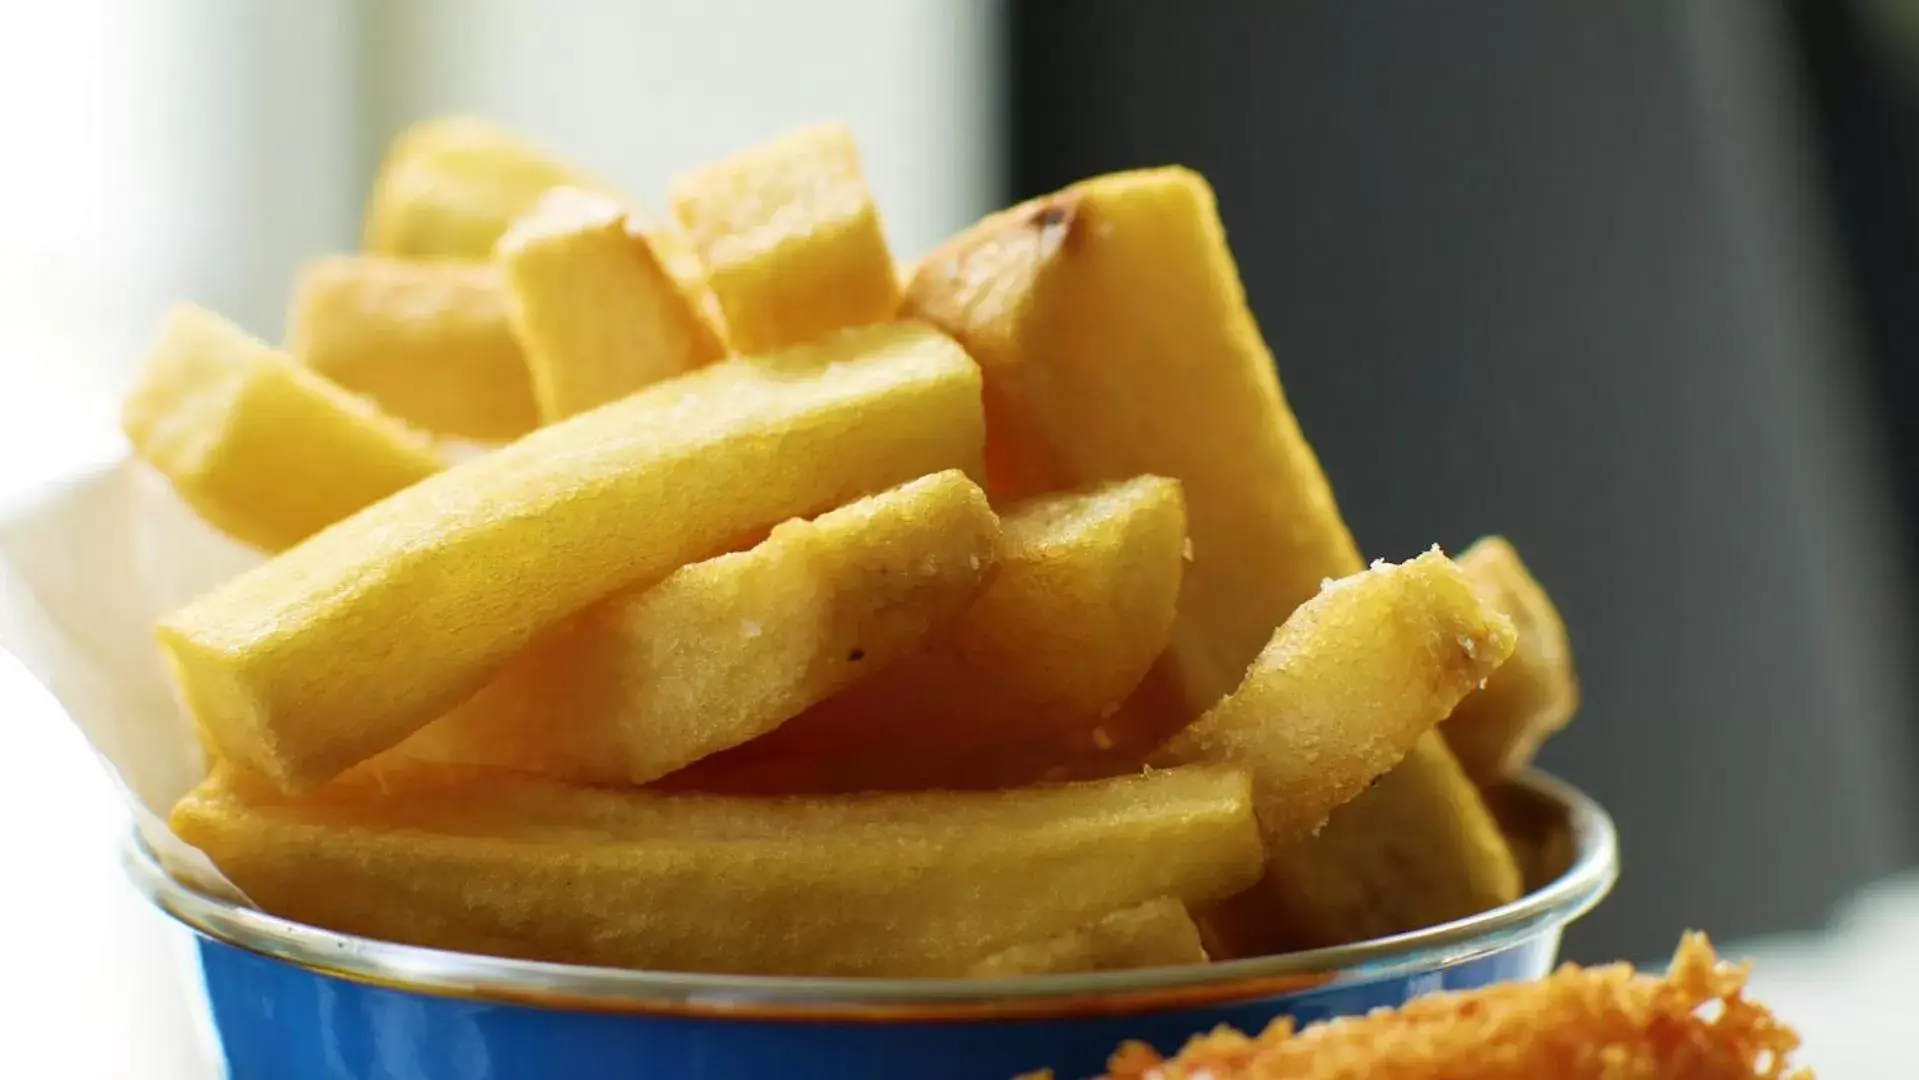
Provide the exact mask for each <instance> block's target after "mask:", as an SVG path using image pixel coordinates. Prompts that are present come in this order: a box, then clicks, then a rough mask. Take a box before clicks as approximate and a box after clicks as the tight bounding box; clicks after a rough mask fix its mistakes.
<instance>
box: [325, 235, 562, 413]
mask: <svg viewBox="0 0 1919 1080" xmlns="http://www.w3.org/2000/svg"><path fill="white" fill-rule="evenodd" d="M287 340H288V349H289V351H291V352H292V353H293V357H294V359H296V360H298V361H300V362H301V363H303V364H305V365H306V366H307V367H310V368H312V369H313V370H315V371H317V372H319V373H320V374H322V375H325V376H326V377H327V378H329V379H332V380H333V381H334V382H337V383H339V384H340V385H341V386H344V387H346V388H347V389H349V390H352V391H353V392H355V393H357V394H364V395H366V396H367V397H369V398H372V399H373V400H374V401H375V402H377V403H378V404H379V405H380V407H381V408H383V409H385V410H386V411H388V412H390V413H392V414H393V415H395V416H397V417H399V418H401V419H402V420H405V421H407V422H409V423H412V424H416V425H418V426H420V427H422V428H424V429H426V430H428V431H431V432H435V433H437V434H442V435H453V436H458V437H461V438H466V439H476V440H480V441H484V442H506V441H509V440H512V439H515V438H518V437H519V436H521V435H524V434H526V433H527V432H529V431H531V430H533V429H534V428H535V427H538V426H539V412H538V410H537V409H536V408H534V405H533V388H532V385H531V384H530V383H529V381H528V379H527V371H526V360H525V358H523V357H522V356H521V355H520V343H519V342H518V341H517V340H515V339H514V337H513V328H512V326H511V325H509V323H508V321H507V312H506V289H505V285H504V283H503V281H502V280H501V276H500V271H499V268H498V267H495V266H491V265H488V264H486V263H466V262H454V261H451V260H416V259H397V258H393V257H391V256H387V255H334V256H329V257H327V258H323V259H316V260H314V261H313V262H312V263H309V264H308V265H307V267H306V269H305V270H304V271H302V272H301V274H300V281H299V284H298V286H297V287H296V288H295V290H294V299H293V310H292V312H291V314H290V316H289V318H288V328H287Z"/></svg>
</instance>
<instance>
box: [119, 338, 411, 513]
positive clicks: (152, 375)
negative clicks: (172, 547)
mask: <svg viewBox="0 0 1919 1080" xmlns="http://www.w3.org/2000/svg"><path fill="white" fill-rule="evenodd" d="M120 425H121V428H122V430H124V431H125V432H126V434H127V438H128V440H129V441H131V442H132V444H133V452H134V454H135V455H137V456H138V457H139V458H140V459H141V460H142V461H145V462H146V463H147V464H149V465H151V466H153V467H154V468H155V469H156V470H158V471H159V472H160V473H161V474H162V475H163V476H165V477H166V478H167V480H168V481H170V482H171V483H172V484H173V487H174V490H176V491H178V492H179V493H180V496H181V498H182V499H184V500H185V501H186V502H187V504H188V505H190V506H192V507H193V508H194V509H195V510H196V511H198V512H199V513H200V515H201V516H202V517H204V518H206V519H207V521H208V522H210V523H211V524H212V525H213V526H214V527H215V528H218V529H219V530H220V531H222V532H224V533H226V534H227V535H229V536H231V537H233V538H234V539H236V540H239V541H241V542H242V543H246V544H251V545H253V546H254V547H257V548H261V549H263V550H266V551H277V550H279V549H281V548H284V547H288V546H290V545H292V544H295V543H298V542H299V541H300V540H303V539H305V538H306V537H308V536H310V535H312V534H313V533H316V532H318V531H320V530H321V529H324V528H325V527H327V526H328V525H331V524H333V523H334V522H336V521H338V520H340V519H341V518H343V517H346V516H347V515H349V514H351V513H353V512H354V511H356V510H358V509H360V508H361V507H363V506H366V505H368V504H370V503H374V502H378V501H379V500H381V499H384V498H386V497H387V496H388V495H391V494H393V493H394V492H396V491H399V490H400V489H402V488H405V487H408V486H410V485H412V484H415V483H418V482H419V481H421V480H423V479H425V478H426V477H428V476H431V475H432V474H434V473H435V472H438V471H439V470H440V468H441V467H442V464H443V463H442V461H441V459H440V457H439V456H438V455H437V454H435V453H434V451H433V448H432V446H431V444H430V442H429V440H428V439H427V438H426V436H425V435H424V434H422V433H420V432H416V431H413V430H412V429H410V428H408V427H407V426H406V425H405V424H402V423H401V422H399V421H398V420H395V419H393V418H392V417H390V416H386V415H384V414H383V413H381V412H380V411H379V410H378V409H376V408H374V407H373V406H372V405H371V404H370V403H368V402H366V401H364V400H362V399H360V398H357V397H355V396H353V395H352V394H349V393H347V392H346V391H345V390H342V389H340V388H339V387H338V386H335V385H333V384H332V383H330V382H328V381H327V380H325V379H323V378H321V377H320V376H318V375H315V374H314V373H313V372H311V371H308V370H306V369H305V368H302V367H300V366H299V365H298V364H295V363H294V362H293V361H292V360H290V359H288V358H287V356H286V355H285V354H284V353H282V352H280V351H279V350H277V349H275V348H273V347H272V346H269V345H267V344H266V343H265V342H262V341H259V340H256V339H255V338H253V337H251V336H249V335H248V334H247V333H246V332H245V331H243V330H241V329H240V328H239V327H237V326H234V325H233V324H232V323H229V322H227V321H226V320H225V319H222V318H220V317H219V316H218V315H215V314H213V313H211V312H209V311H205V310H203V309H201V308H197V307H193V306H191V305H182V306H180V307H177V308H175V309H173V311H172V312H171V313H170V314H169V315H168V316H167V319H166V323H165V325H164V326H163V327H162V328H161V331H160V339H159V341H158V342H157V343H156V344H155V345H154V348H153V352H152V353H151V354H150V355H149V356H148V357H147V362H146V364H145V366H144V367H142V368H141V370H140V374H139V376H138V378H137V381H136V382H135V384H134V387H133V390H132V392H131V393H129V394H128V395H127V399H126V403H125V405H124V406H123V407H122V410H121V415H120Z"/></svg>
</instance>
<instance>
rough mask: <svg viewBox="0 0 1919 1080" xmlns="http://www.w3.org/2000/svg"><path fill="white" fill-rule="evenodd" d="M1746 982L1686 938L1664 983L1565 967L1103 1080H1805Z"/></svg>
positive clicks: (1194, 1050) (1199, 1041) (1216, 1047)
mask: <svg viewBox="0 0 1919 1080" xmlns="http://www.w3.org/2000/svg"><path fill="white" fill-rule="evenodd" d="M1745 986H1746V969H1745V968H1744V967H1743V966H1735V965H1732V964H1728V963H1724V962H1722V961H1721V960H1720V959H1719V958H1718V956H1717V955H1715V954H1714V952H1713V950H1712V946H1711V945H1710V944H1708V943H1707V941H1706V938H1705V937H1704V935H1701V934H1689V935H1687V936H1686V938H1685V939H1684V940H1683V941H1681V942H1680V944H1679V951H1678V952H1677V953H1676V954H1675V955H1674V957H1673V962H1672V966H1671V967H1670V968H1668V969H1667V972H1666V975H1665V976H1664V977H1663V978H1661V977H1657V976H1653V975H1642V974H1637V973H1635V972H1634V971H1633V969H1632V968H1631V967H1630V966H1628V965H1625V964H1613V965H1609V966H1606V967H1595V968H1584V969H1582V968H1579V967H1575V966H1572V965H1567V966H1566V967H1563V968H1561V969H1560V970H1559V971H1558V972H1557V973H1556V974H1554V975H1552V976H1550V977H1548V978H1546V979H1543V980H1541V981H1539V982H1531V983H1513V984H1509V985H1504V986H1492V987H1487V988H1485V989H1482V990H1473V991H1468V992H1465V993H1457V994H1441V995H1437V996H1434V997H1428V998H1421V999H1419V1000H1417V1001H1413V1002H1410V1003H1408V1004H1406V1005H1404V1006H1402V1007H1401V1008H1399V1009H1397V1010H1382V1011H1380V1012H1376V1013H1374V1014H1372V1015H1370V1016H1365V1017H1352V1018H1348V1019H1342V1020H1334V1021H1332V1022H1330V1023H1326V1024H1320V1025H1316V1026H1314V1027H1309V1028H1307V1029H1306V1030H1304V1031H1299V1032H1296V1031H1294V1030H1293V1027H1292V1023H1291V1021H1290V1020H1281V1021H1278V1022H1277V1023H1275V1024H1273V1026H1271V1027H1269V1028H1267V1029H1266V1031H1265V1033H1264V1034H1262V1035H1260V1036H1259V1037H1257V1038H1248V1037H1246V1036H1245V1035H1241V1034H1240V1033H1238V1032H1236V1031H1233V1030H1231V1029H1227V1028H1222V1029H1220V1030H1219V1031H1216V1032H1214V1033H1212V1034H1210V1035H1202V1036H1200V1037H1199V1038H1196V1039H1194V1040H1193V1041H1192V1042H1190V1043H1188V1044H1187V1045H1186V1048H1185V1049H1184V1050H1181V1051H1180V1052H1179V1055H1178V1056H1177V1057H1174V1058H1172V1059H1171V1060H1167V1059H1164V1058H1162V1057H1160V1056H1159V1055H1158V1054H1157V1053H1155V1052H1154V1051H1153V1050H1152V1048H1150V1047H1148V1046H1146V1045H1145V1044H1143V1043H1129V1044H1127V1045H1126V1046H1124V1047H1122V1048H1121V1049H1120V1051H1119V1053H1117V1054H1115V1055H1114V1056H1113V1060H1112V1062H1111V1063H1110V1064H1109V1065H1108V1066H1107V1068H1108V1073H1107V1076H1106V1078H1105V1080H1201V1078H1205V1080H1282V1078H1283V1080H1349V1078H1350V1080H1360V1078H1364V1080H1544V1078H1547V1077H1551V1078H1552V1080H1587V1078H1590V1080H1812V1072H1811V1070H1810V1069H1807V1068H1804V1067H1800V1066H1795V1065H1794V1064H1793V1063H1792V1061H1791V1058H1792V1054H1793V1051H1794V1050H1796V1049H1797V1048H1798V1046H1799V1036H1798V1035H1797V1034H1795V1033H1794V1032H1793V1030H1792V1029H1791V1028H1790V1027H1787V1026H1786V1025H1785V1024H1783V1023H1781V1022H1780V1021H1779V1020H1778V1019H1777V1018H1776V1017H1774V1016H1773V1015H1772V1013H1771V1012H1769V1011H1768V1010H1767V1009H1766V1008H1765V1007H1764V1006H1763V1005H1760V1004H1759V1003H1757V1002H1754V1001H1749V1000H1747V999H1746V998H1745V996H1744V991H1745Z"/></svg>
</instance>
